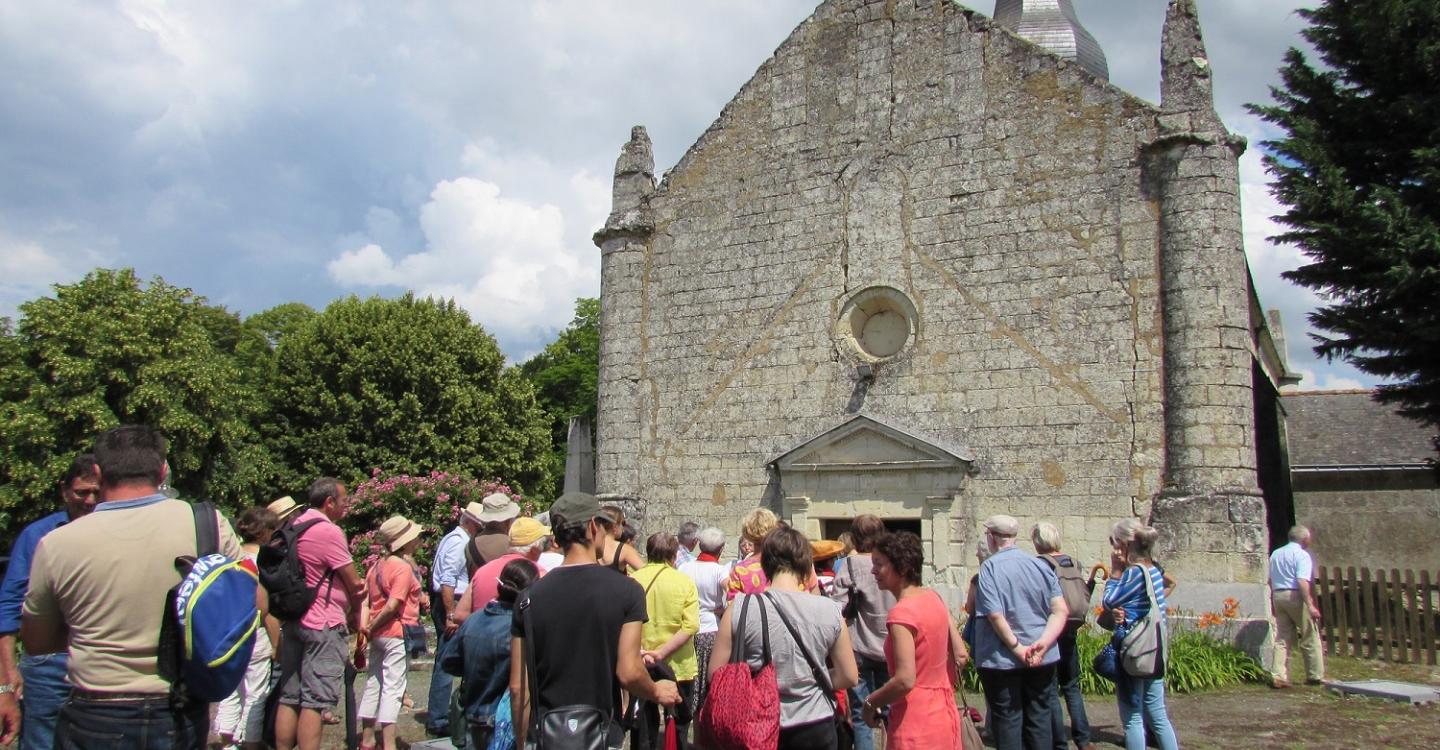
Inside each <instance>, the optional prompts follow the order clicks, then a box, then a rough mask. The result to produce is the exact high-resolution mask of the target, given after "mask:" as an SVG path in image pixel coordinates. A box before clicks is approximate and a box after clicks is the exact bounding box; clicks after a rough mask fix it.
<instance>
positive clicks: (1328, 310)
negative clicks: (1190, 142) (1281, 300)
mask: <svg viewBox="0 0 1440 750" xmlns="http://www.w3.org/2000/svg"><path fill="white" fill-rule="evenodd" d="M1297 12H1298V13H1299V14H1300V15H1301V16H1302V17H1304V18H1305V19H1306V20H1307V21H1309V23H1310V25H1309V27H1308V28H1306V29H1305V31H1304V32H1302V33H1303V35H1304V37H1305V39H1306V40H1307V41H1309V42H1310V44H1311V45H1313V46H1314V48H1315V50H1316V52H1317V53H1318V55H1319V59H1320V61H1321V62H1322V63H1323V64H1322V65H1314V64H1312V63H1311V62H1310V61H1308V60H1307V59H1306V57H1305V55H1304V54H1303V53H1302V52H1300V51H1299V50H1297V49H1291V50H1290V51H1289V52H1288V53H1287V54H1286V56H1285V65H1284V67H1283V68H1281V70H1280V74H1281V76H1282V81H1283V86H1281V87H1278V88H1275V89H1272V92H1271V93H1272V96H1273V97H1274V100H1275V103H1274V104H1273V105H1270V106H1260V105H1251V111H1252V112H1254V113H1256V114H1258V115H1259V116H1260V117H1262V118H1264V119H1266V120H1268V121H1270V122H1272V123H1274V124H1275V125H1277V126H1279V128H1280V129H1281V130H1282V131H1284V136H1283V137H1280V138H1277V139H1275V140H1272V141H1267V142H1266V143H1265V146H1266V147H1267V148H1268V149H1269V151H1270V153H1269V155H1268V156H1267V157H1266V160H1265V161H1266V166H1267V168H1268V169H1269V171H1270V173H1271V175H1272V176H1273V177H1274V183H1273V184H1272V186H1271V189H1272V191H1273V192H1274V194H1275V196H1276V197H1277V198H1278V199H1279V200H1280V201H1281V202H1282V203H1284V204H1286V205H1287V206H1288V209H1287V210H1286V212H1285V213H1284V214H1282V215H1281V216H1279V217H1277V218H1278V220H1279V221H1280V222H1281V223H1282V224H1284V225H1285V226H1286V227H1287V231H1285V232H1284V233H1282V234H1280V235H1279V236H1278V237H1276V238H1275V239H1277V240H1280V241H1283V242H1290V243H1294V244H1295V245H1296V246H1297V247H1299V248H1300V249H1301V251H1303V252H1304V254H1305V255H1306V256H1307V258H1308V259H1309V261H1310V262H1309V263H1308V264H1306V265H1304V266H1301V267H1300V268H1297V269H1295V270H1294V271H1290V272H1287V273H1286V274H1284V275H1285V277H1286V278H1287V279H1289V280H1291V281H1293V282H1295V283H1297V284H1300V285H1302V286H1305V287H1308V288H1310V289H1313V290H1315V291H1316V292H1318V293H1319V294H1320V296H1321V298H1322V300H1323V304H1322V305H1321V306H1320V308H1319V309H1318V310H1316V311H1315V312H1314V313H1311V315H1310V321H1311V322H1312V323H1314V324H1315V326H1316V327H1317V328H1319V329H1320V331H1321V333H1319V334H1316V335H1315V337H1314V338H1315V340H1316V344H1315V351H1316V353H1317V354H1320V355H1321V356H1324V357H1326V358H1327V359H1333V358H1335V357H1341V358H1344V359H1346V360H1348V361H1350V362H1352V363H1353V364H1354V365H1355V366H1356V367H1358V368H1359V369H1360V370H1361V371H1363V372H1366V373H1369V374H1372V375H1377V376H1380V377H1383V378H1388V379H1392V380H1393V382H1392V383H1389V384H1386V385H1382V386H1381V387H1380V388H1379V394H1378V397H1379V399H1380V400H1381V401H1385V402H1391V403H1397V404H1399V405H1400V411H1401V412H1402V413H1404V414H1406V415H1408V416H1411V417H1414V418H1417V419H1420V420H1422V421H1425V422H1427V423H1429V424H1431V425H1437V426H1440V125H1437V123H1440V95H1437V93H1436V92H1440V3H1436V2H1435V0H1325V2H1322V3H1321V4H1320V5H1319V7H1316V8H1314V9H1313V10H1299V11H1297ZM1437 445H1440V441H1437Z"/></svg>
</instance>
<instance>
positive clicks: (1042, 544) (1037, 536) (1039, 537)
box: [1030, 521, 1060, 555]
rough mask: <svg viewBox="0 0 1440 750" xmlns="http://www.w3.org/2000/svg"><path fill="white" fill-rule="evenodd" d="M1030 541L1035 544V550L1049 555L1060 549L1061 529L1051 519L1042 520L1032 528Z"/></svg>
mask: <svg viewBox="0 0 1440 750" xmlns="http://www.w3.org/2000/svg"><path fill="white" fill-rule="evenodd" d="M1030 541H1031V542H1032V543H1033V544H1034V545H1035V551H1036V552H1038V553H1040V554H1042V555H1048V554H1050V553H1052V552H1059V551H1060V529H1057V528H1055V524H1053V523H1050V522H1049V521H1041V522H1040V523H1037V524H1035V526H1033V527H1032V528H1031V529H1030Z"/></svg>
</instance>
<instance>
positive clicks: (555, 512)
mask: <svg viewBox="0 0 1440 750" xmlns="http://www.w3.org/2000/svg"><path fill="white" fill-rule="evenodd" d="M598 515H600V500H599V499H598V498H596V497H595V496H594V495H592V494H590V493H588V492H567V493H565V494H563V495H561V496H560V497H558V498H555V503H554V504H553V505H551V506H550V518H552V519H553V518H555V516H563V517H564V518H565V522H566V523H587V522H589V521H590V519H592V518H594V517H596V516H598Z"/></svg>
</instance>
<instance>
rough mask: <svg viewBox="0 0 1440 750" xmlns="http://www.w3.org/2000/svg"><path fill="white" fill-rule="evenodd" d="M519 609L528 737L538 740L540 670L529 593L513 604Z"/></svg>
mask: <svg viewBox="0 0 1440 750" xmlns="http://www.w3.org/2000/svg"><path fill="white" fill-rule="evenodd" d="M515 606H516V607H517V608H520V609H519V612H520V614H521V619H522V621H523V622H524V623H525V643H523V644H522V645H521V648H523V649H525V674H526V675H527V676H528V677H529V679H530V722H529V723H530V732H529V734H530V736H532V737H534V738H535V739H536V740H539V739H540V736H539V731H540V670H539V669H538V668H537V667H536V666H535V626H534V625H532V624H531V623H530V617H531V615H533V614H534V613H533V612H531V611H530V592H528V591H527V592H525V594H524V596H523V597H522V598H521V600H520V601H517V602H515Z"/></svg>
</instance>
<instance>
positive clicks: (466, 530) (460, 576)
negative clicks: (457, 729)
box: [425, 502, 483, 737]
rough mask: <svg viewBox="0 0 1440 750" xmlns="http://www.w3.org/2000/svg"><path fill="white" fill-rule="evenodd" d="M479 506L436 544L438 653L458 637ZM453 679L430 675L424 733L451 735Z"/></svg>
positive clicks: (433, 576) (433, 577) (433, 592)
mask: <svg viewBox="0 0 1440 750" xmlns="http://www.w3.org/2000/svg"><path fill="white" fill-rule="evenodd" d="M482 510H483V508H481V507H480V503H473V502H472V503H470V504H469V505H468V506H466V507H465V510H463V511H461V513H460V522H459V523H457V524H456V525H455V528H453V529H451V530H450V533H448V534H446V535H445V536H444V537H442V538H441V539H440V543H439V544H437V545H435V563H434V566H433V567H432V568H431V570H430V619H431V620H432V621H433V622H434V623H435V653H436V654H439V653H440V649H441V648H442V647H444V645H445V641H447V640H449V639H450V636H452V635H454V634H455V631H456V630H457V629H458V628H459V627H460V624H459V623H458V622H456V621H455V619H454V614H455V605H456V604H457V603H459V601H460V595H461V594H464V593H465V589H466V587H468V586H469V585H470V572H469V571H468V570H466V569H465V548H466V547H467V546H469V545H470V540H471V538H473V537H474V536H475V533H476V532H478V531H479V530H480V526H481V523H480V513H481V512H482ZM452 683H453V680H452V678H451V677H450V675H448V674H446V673H445V670H443V669H436V670H434V671H433V673H432V674H431V675H430V698H429V700H428V701H427V702H426V707H427V712H428V714H429V716H428V718H427V720H426V722H425V731H426V733H427V734H429V735H430V736H431V737H445V736H448V735H449V733H450V690H451V687H452Z"/></svg>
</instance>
